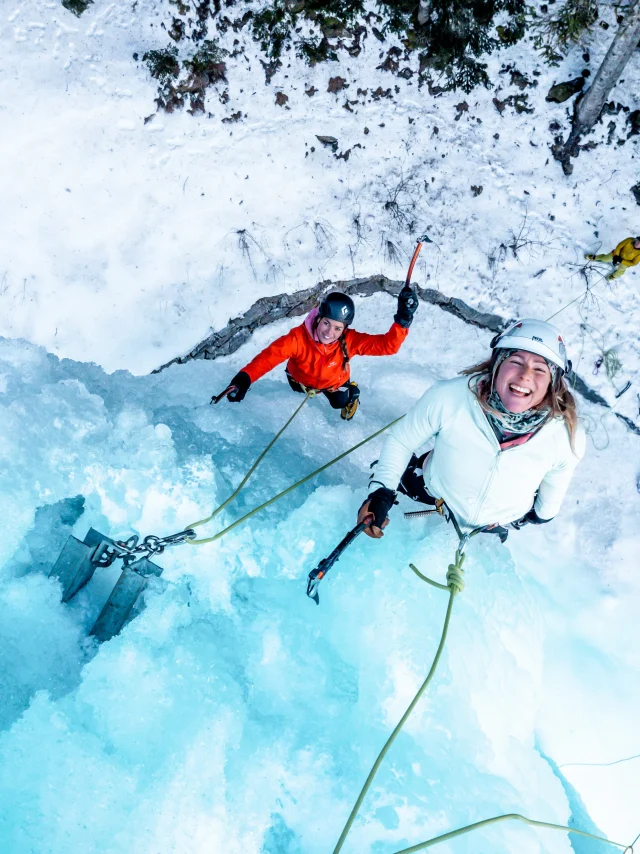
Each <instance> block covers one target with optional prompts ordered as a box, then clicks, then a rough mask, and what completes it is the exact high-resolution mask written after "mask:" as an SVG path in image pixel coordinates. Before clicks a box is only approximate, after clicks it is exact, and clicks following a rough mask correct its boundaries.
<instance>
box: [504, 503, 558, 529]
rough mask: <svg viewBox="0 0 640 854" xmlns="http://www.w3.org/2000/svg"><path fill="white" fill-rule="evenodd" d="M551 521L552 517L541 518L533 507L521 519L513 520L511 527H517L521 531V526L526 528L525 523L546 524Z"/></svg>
mask: <svg viewBox="0 0 640 854" xmlns="http://www.w3.org/2000/svg"><path fill="white" fill-rule="evenodd" d="M550 521H551V519H541V518H540V516H538V514H537V513H536V511H535V510H534V509H533V507H532V508H531V510H529V512H528V513H525V514H524V516H522V517H521V518H520V519H516V521H515V522H512V523H511V527H512V528H515V529H516V531H519V530H520V528H524V526H525V525H544V524H546V523H547V522H550Z"/></svg>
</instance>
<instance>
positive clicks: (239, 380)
mask: <svg viewBox="0 0 640 854" xmlns="http://www.w3.org/2000/svg"><path fill="white" fill-rule="evenodd" d="M230 385H233V386H235V388H234V389H233V391H230V392H229V394H228V395H227V400H230V401H231V403H240V401H241V400H244V396H245V394H246V393H247V392H248V391H249V386H250V385H251V377H250V376H249V374H245V372H244V371H240V373H239V374H236V375H235V377H234V378H233V379H232V380H231V383H230Z"/></svg>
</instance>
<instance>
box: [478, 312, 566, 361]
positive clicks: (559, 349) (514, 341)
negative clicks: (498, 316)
mask: <svg viewBox="0 0 640 854" xmlns="http://www.w3.org/2000/svg"><path fill="white" fill-rule="evenodd" d="M491 347H492V348H493V349H494V350H499V349H503V348H507V349H509V350H526V351H527V353H536V354H537V355H538V356H543V357H544V358H545V359H547V360H548V361H549V362H553V364H554V365H557V366H558V367H559V368H560V370H561V371H562V372H563V373H568V372H569V371H570V370H571V362H570V360H569V359H567V348H566V347H565V346H564V341H563V340H562V335H560V333H559V332H558V330H557V329H556V327H555V326H553V325H552V324H551V323H547V321H546V320H534V319H533V318H529V317H527V318H523V319H522V320H516V322H515V323H512V324H511V326H509V327H507V329H505V331H504V332H501V333H499V334H498V335H496V336H495V337H494V338H493V339H492V341H491Z"/></svg>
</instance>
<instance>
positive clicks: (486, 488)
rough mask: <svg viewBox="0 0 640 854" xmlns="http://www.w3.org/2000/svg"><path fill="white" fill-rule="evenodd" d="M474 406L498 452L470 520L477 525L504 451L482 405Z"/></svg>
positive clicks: (475, 402) (485, 431)
mask: <svg viewBox="0 0 640 854" xmlns="http://www.w3.org/2000/svg"><path fill="white" fill-rule="evenodd" d="M474 404H475V406H476V407H477V408H478V410H479V411H480V415H481V416H482V418H483V419H484V421H485V422H486V428H485V429H484V431H483V432H484V433H485V435H487V432H488V430H489V431H491V436H490V437H488V438H490V441H492V442H493V445H494V447H495V448H496V449H497V450H496V453H495V455H494V458H493V465H492V466H491V470H490V471H489V473H488V474H487V476H486V478H485V482H484V485H483V489H482V493H481V494H480V498H478V500H477V501H476V507H475V513H474V514H473V519H472V520H471V519H470V520H469V521H470V522H473V524H475V523H476V522H477V521H478V517H479V516H480V511H481V509H482V505H483V503H484V500H485V498H486V497H487V493H488V492H489V489H490V487H491V484H492V483H493V481H494V479H495V476H496V473H497V471H498V461H499V459H500V455H501V454H502V449H501V447H500V443H499V442H498V440H497V439H496V435H495V433H494V432H493V430H492V429H491V425H490V424H489V422H488V421H487V418H486V416H485V414H484V412H483V410H482V407H481V406H480V404H479V403H478V401H477V400H476V401H474ZM483 427H484V424H483Z"/></svg>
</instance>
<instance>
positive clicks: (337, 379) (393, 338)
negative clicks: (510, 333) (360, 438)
mask: <svg viewBox="0 0 640 854" xmlns="http://www.w3.org/2000/svg"><path fill="white" fill-rule="evenodd" d="M417 307H418V297H417V296H416V294H415V293H414V291H413V290H412V289H411V288H410V287H407V286H406V285H405V286H404V287H403V289H402V290H401V291H400V295H399V296H398V310H397V312H396V314H395V315H394V323H393V324H392V326H391V329H389V331H388V332H385V333H384V335H368V334H367V333H365V332H356V331H355V329H351V328H350V326H351V323H352V322H353V318H354V315H355V305H354V304H353V300H352V299H351V297H349V296H347V295H346V294H341V293H337V292H334V293H330V294H328V295H327V296H326V297H325V298H324V299H323V300H322V302H321V303H320V306H319V307H318V308H314V309H313V310H312V311H311V312H310V313H309V315H308V316H307V318H306V320H305V321H304V323H302V324H301V325H300V326H295V327H294V328H293V329H291V330H290V331H289V332H287V333H286V335H283V336H282V337H281V338H277V339H276V340H275V341H274V342H273V343H272V344H269V346H268V347H266V348H265V349H264V350H263V351H262V352H261V353H259V354H258V355H257V356H256V357H255V358H254V359H252V360H251V361H250V362H249V364H248V365H246V366H245V367H244V368H243V369H242V370H241V371H240V372H239V373H237V374H236V375H235V377H234V378H233V379H232V380H231V383H230V388H231V391H230V392H229V393H228V395H227V398H228V400H230V401H231V402H232V403H238V402H239V401H241V400H243V398H244V396H245V395H246V393H247V391H248V390H249V386H250V385H251V383H254V382H255V381H256V380H259V379H260V377H262V376H264V374H266V373H268V371H270V370H271V369H272V368H275V367H276V365H280V364H281V363H282V362H284V361H285V360H288V361H287V366H286V369H285V370H286V373H287V379H288V380H289V385H290V386H291V388H292V389H293V390H294V391H301V392H304V391H306V390H307V389H315V390H316V391H321V392H322V393H323V394H324V396H325V397H326V398H327V400H328V401H329V403H330V404H331V406H332V408H333V409H341V410H342V412H341V416H342V418H343V419H345V420H347V421H348V420H350V419H351V418H353V416H354V415H355V413H356V410H357V408H358V401H359V397H360V389H359V388H358V386H357V385H356V383H354V382H352V381H351V379H350V375H351V372H350V360H351V358H352V357H353V356H390V355H392V354H393V353H397V352H398V350H399V349H400V347H401V346H402V342H403V341H404V339H405V338H406V337H407V335H408V334H409V327H410V326H411V321H412V320H413V315H414V313H415V310H416V308H417ZM212 400H215V398H212Z"/></svg>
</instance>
